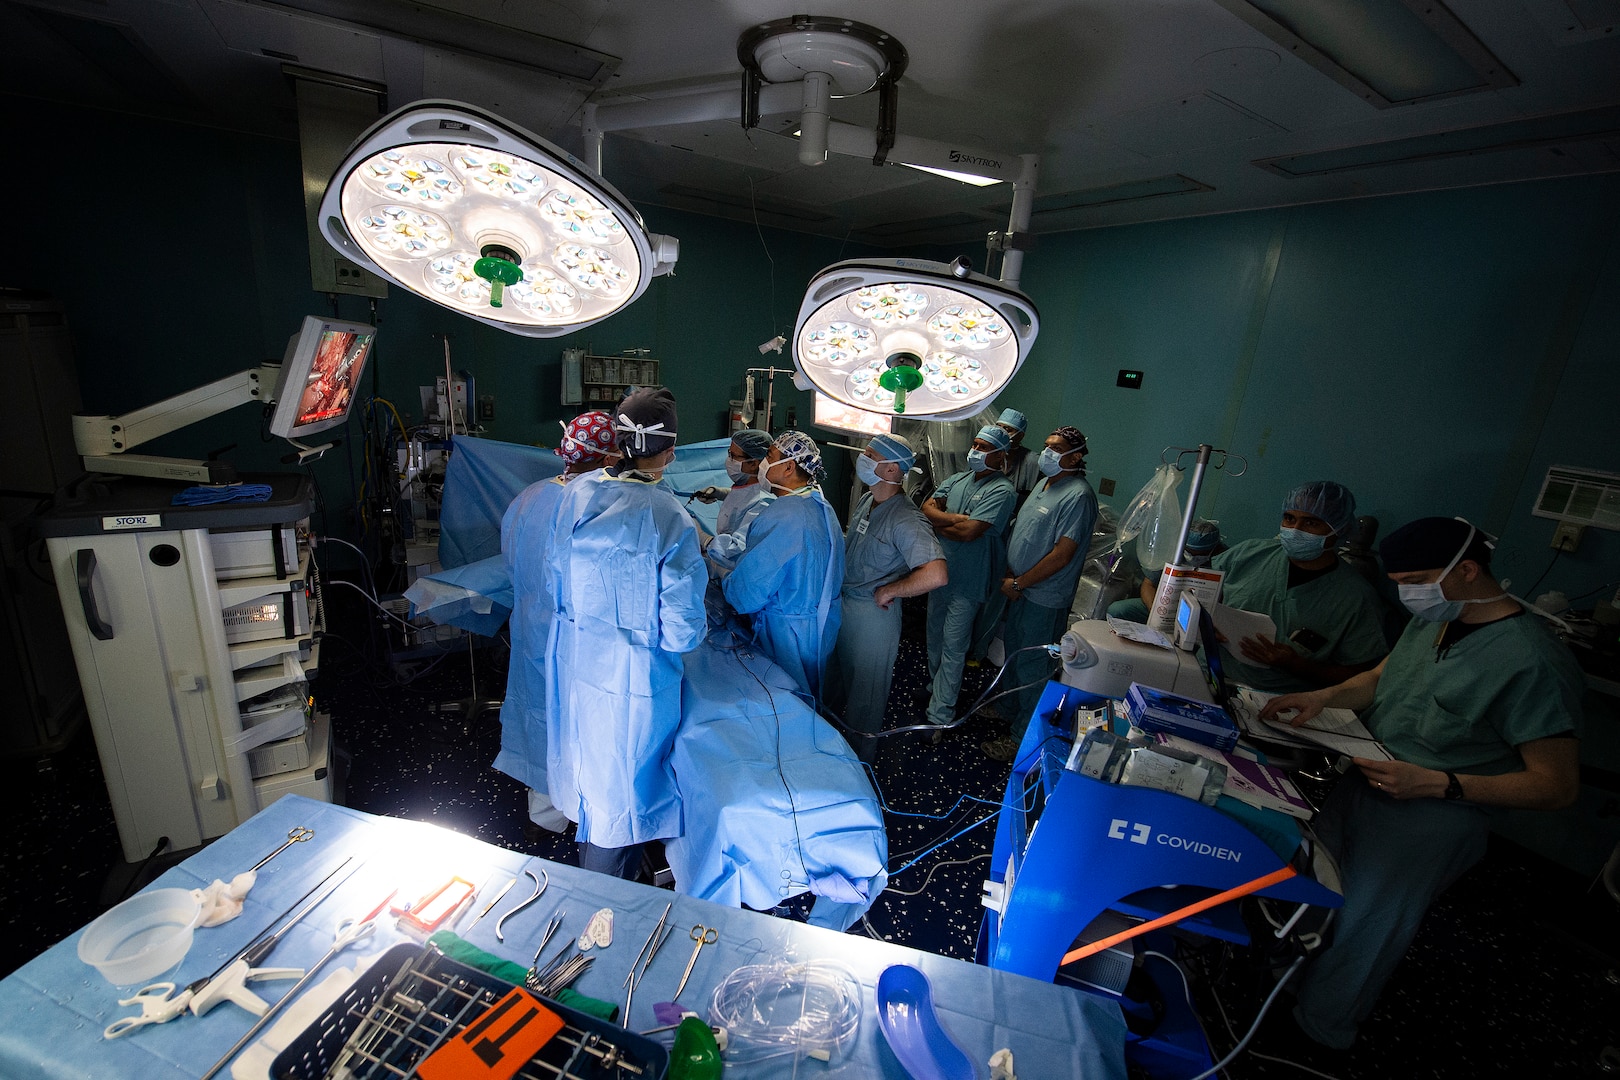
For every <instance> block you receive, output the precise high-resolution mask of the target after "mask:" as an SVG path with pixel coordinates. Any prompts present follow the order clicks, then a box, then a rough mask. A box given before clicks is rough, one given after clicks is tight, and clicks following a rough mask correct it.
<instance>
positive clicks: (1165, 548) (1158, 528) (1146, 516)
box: [1119, 465, 1181, 573]
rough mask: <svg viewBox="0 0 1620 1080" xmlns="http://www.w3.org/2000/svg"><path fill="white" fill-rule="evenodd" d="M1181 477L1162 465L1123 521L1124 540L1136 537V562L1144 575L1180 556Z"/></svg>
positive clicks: (1133, 502)
mask: <svg viewBox="0 0 1620 1080" xmlns="http://www.w3.org/2000/svg"><path fill="white" fill-rule="evenodd" d="M1180 483H1181V473H1180V472H1178V471H1177V470H1176V467H1175V466H1174V465H1160V466H1159V467H1158V468H1157V469H1156V470H1154V473H1153V479H1151V480H1149V481H1148V482H1147V484H1146V485H1144V486H1143V488H1142V490H1141V491H1139V492H1137V493H1136V498H1134V499H1132V500H1131V506H1130V509H1128V510H1127V511H1125V516H1124V518H1123V519H1121V521H1120V525H1119V531H1120V539H1121V541H1122V542H1126V541H1128V540H1129V539H1130V536H1131V534H1134V535H1135V537H1136V561H1137V562H1138V563H1140V564H1141V567H1142V569H1143V570H1144V571H1146V572H1148V573H1157V572H1158V571H1159V570H1162V569H1164V564H1165V563H1167V562H1174V561H1175V560H1176V557H1177V556H1178V555H1179V554H1180V552H1178V551H1176V540H1177V538H1178V537H1180V535H1181V500H1180V499H1178V498H1176V487H1177V486H1178V485H1179V484H1180Z"/></svg>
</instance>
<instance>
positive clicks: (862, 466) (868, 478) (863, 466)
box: [855, 454, 884, 487]
mask: <svg viewBox="0 0 1620 1080" xmlns="http://www.w3.org/2000/svg"><path fill="white" fill-rule="evenodd" d="M877 467H878V463H877V462H875V461H873V460H872V459H871V458H869V457H867V456H866V455H865V454H862V455H861V456H860V457H858V458H856V459H855V475H856V476H858V477H860V478H861V483H863V484H865V485H866V486H867V487H877V486H878V485H879V484H881V483H883V482H884V481H883V480H882V479H881V478H880V477H879V476H878V473H877Z"/></svg>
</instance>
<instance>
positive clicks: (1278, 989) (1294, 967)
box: [1188, 956, 1306, 1080]
mask: <svg viewBox="0 0 1620 1080" xmlns="http://www.w3.org/2000/svg"><path fill="white" fill-rule="evenodd" d="M1305 960H1306V957H1303V956H1301V957H1299V958H1298V959H1296V960H1295V961H1294V962H1293V964H1291V965H1289V968H1288V970H1287V971H1285V972H1283V977H1282V978H1280V979H1278V980H1277V985H1276V986H1273V987H1272V988H1271V993H1269V994H1267V995H1266V1000H1265V1003H1264V1004H1262V1005H1261V1006H1260V1011H1259V1012H1258V1013H1256V1014H1255V1017H1254V1023H1252V1024H1250V1025H1249V1030H1248V1031H1246V1032H1245V1033H1244V1035H1243V1038H1242V1039H1240V1040H1238V1044H1237V1045H1236V1046H1234V1047H1232V1049H1231V1051H1230V1052H1228V1053H1227V1055H1226V1056H1225V1057H1223V1058H1222V1059H1221V1060H1219V1061H1217V1062H1216V1063H1215V1064H1213V1065H1211V1066H1210V1067H1209V1068H1207V1069H1205V1070H1204V1071H1203V1072H1201V1073H1199V1074H1198V1075H1197V1076H1192V1077H1189V1078H1188V1080H1208V1078H1209V1077H1211V1076H1214V1075H1215V1074H1216V1073H1218V1072H1220V1071H1221V1070H1222V1069H1224V1068H1226V1067H1227V1066H1228V1065H1230V1064H1232V1061H1233V1059H1235V1058H1236V1057H1237V1056H1238V1055H1239V1054H1241V1053H1243V1051H1244V1049H1245V1048H1246V1047H1247V1046H1248V1045H1249V1040H1250V1039H1253V1038H1254V1033H1255V1032H1257V1031H1259V1030H1260V1024H1261V1022H1262V1021H1263V1020H1265V1018H1266V1013H1267V1011H1268V1010H1270V1008H1271V1005H1272V1002H1274V1001H1276V1000H1277V995H1278V994H1280V993H1282V988H1283V987H1284V986H1287V985H1288V980H1289V979H1291V978H1293V976H1294V972H1296V971H1298V970H1299V968H1300V965H1301V964H1303V963H1305ZM1288 1064H1290V1065H1292V1064H1293V1062H1289V1063H1288ZM1302 1067H1303V1066H1302Z"/></svg>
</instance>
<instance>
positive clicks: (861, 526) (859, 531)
mask: <svg viewBox="0 0 1620 1080" xmlns="http://www.w3.org/2000/svg"><path fill="white" fill-rule="evenodd" d="M871 520H872V519H871V518H869V517H863V518H861V520H860V521H858V522H856V524H855V535H856V536H865V535H866V525H867V523H868V522H869V521H871Z"/></svg>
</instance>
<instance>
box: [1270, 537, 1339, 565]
mask: <svg viewBox="0 0 1620 1080" xmlns="http://www.w3.org/2000/svg"><path fill="white" fill-rule="evenodd" d="M1277 536H1278V537H1279V538H1280V539H1281V540H1282V547H1283V554H1284V555H1287V556H1288V557H1289V558H1290V559H1294V560H1296V561H1297V562H1310V561H1311V560H1312V559H1319V558H1321V557H1322V551H1323V550H1324V549H1325V548H1326V547H1327V537H1325V536H1319V535H1318V534H1316V533H1312V532H1306V531H1305V530H1304V529H1283V530H1281V531H1280V532H1278V533H1277Z"/></svg>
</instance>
